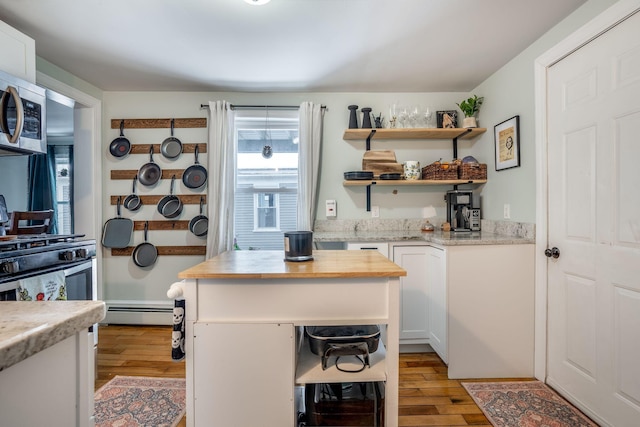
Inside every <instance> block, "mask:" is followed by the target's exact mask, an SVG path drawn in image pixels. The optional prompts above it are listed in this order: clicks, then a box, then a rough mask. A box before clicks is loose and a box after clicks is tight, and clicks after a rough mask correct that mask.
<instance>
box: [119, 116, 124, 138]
mask: <svg viewBox="0 0 640 427" xmlns="http://www.w3.org/2000/svg"><path fill="white" fill-rule="evenodd" d="M120 136H122V137H124V119H123V120H120Z"/></svg>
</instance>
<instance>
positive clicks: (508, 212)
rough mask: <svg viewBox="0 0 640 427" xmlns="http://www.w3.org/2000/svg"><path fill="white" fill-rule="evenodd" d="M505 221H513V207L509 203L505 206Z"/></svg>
mask: <svg viewBox="0 0 640 427" xmlns="http://www.w3.org/2000/svg"><path fill="white" fill-rule="evenodd" d="M504 219H511V205H510V204H508V203H505V204H504Z"/></svg>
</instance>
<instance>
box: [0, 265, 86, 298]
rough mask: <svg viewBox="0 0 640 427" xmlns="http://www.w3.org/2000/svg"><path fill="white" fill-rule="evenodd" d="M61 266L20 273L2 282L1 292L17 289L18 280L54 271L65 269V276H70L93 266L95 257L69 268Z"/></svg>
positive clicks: (0, 284)
mask: <svg viewBox="0 0 640 427" xmlns="http://www.w3.org/2000/svg"><path fill="white" fill-rule="evenodd" d="M61 267H62V266H56V267H51V268H46V269H43V270H38V271H32V272H28V273H25V274H22V275H20V274H19V275H17V276H15V277H12V278H11V279H10V280H9V281H7V282H4V283H0V292H6V291H12V290H14V289H17V288H18V280H22V279H27V278H29V277H35V276H41V275H43V274H47V273H52V272H54V271H63V272H64V275H65V277H69V276H71V275H73V274H76V273H78V272H80V271H82V270H86V269H87V268H93V259H92V258H89V259H86V260H83V261H80V262H79V263H77V264H74V265H73V266H70V267H67V268H64V267H62V268H61Z"/></svg>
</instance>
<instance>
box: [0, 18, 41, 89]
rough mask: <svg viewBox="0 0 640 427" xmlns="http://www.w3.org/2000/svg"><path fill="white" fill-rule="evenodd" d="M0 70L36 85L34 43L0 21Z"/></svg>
mask: <svg viewBox="0 0 640 427" xmlns="http://www.w3.org/2000/svg"><path fill="white" fill-rule="evenodd" d="M0 57H1V58H2V61H1V62H0V69H1V70H2V71H4V72H6V73H9V74H11V75H13V76H16V77H19V78H21V79H23V80H26V81H28V82H30V83H33V84H35V83H36V43H35V41H34V40H33V39H32V38H31V37H29V36H27V35H25V34H22V33H21V32H20V31H18V30H16V29H15V28H13V27H11V26H9V25H7V24H5V23H4V22H2V21H0Z"/></svg>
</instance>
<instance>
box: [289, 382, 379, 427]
mask: <svg viewBox="0 0 640 427" xmlns="http://www.w3.org/2000/svg"><path fill="white" fill-rule="evenodd" d="M303 418H304V421H303V422H302V423H301V424H300V425H304V426H368V427H383V426H384V383H382V382H364V383H331V384H307V385H306V386H305V414H304V417H303Z"/></svg>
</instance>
